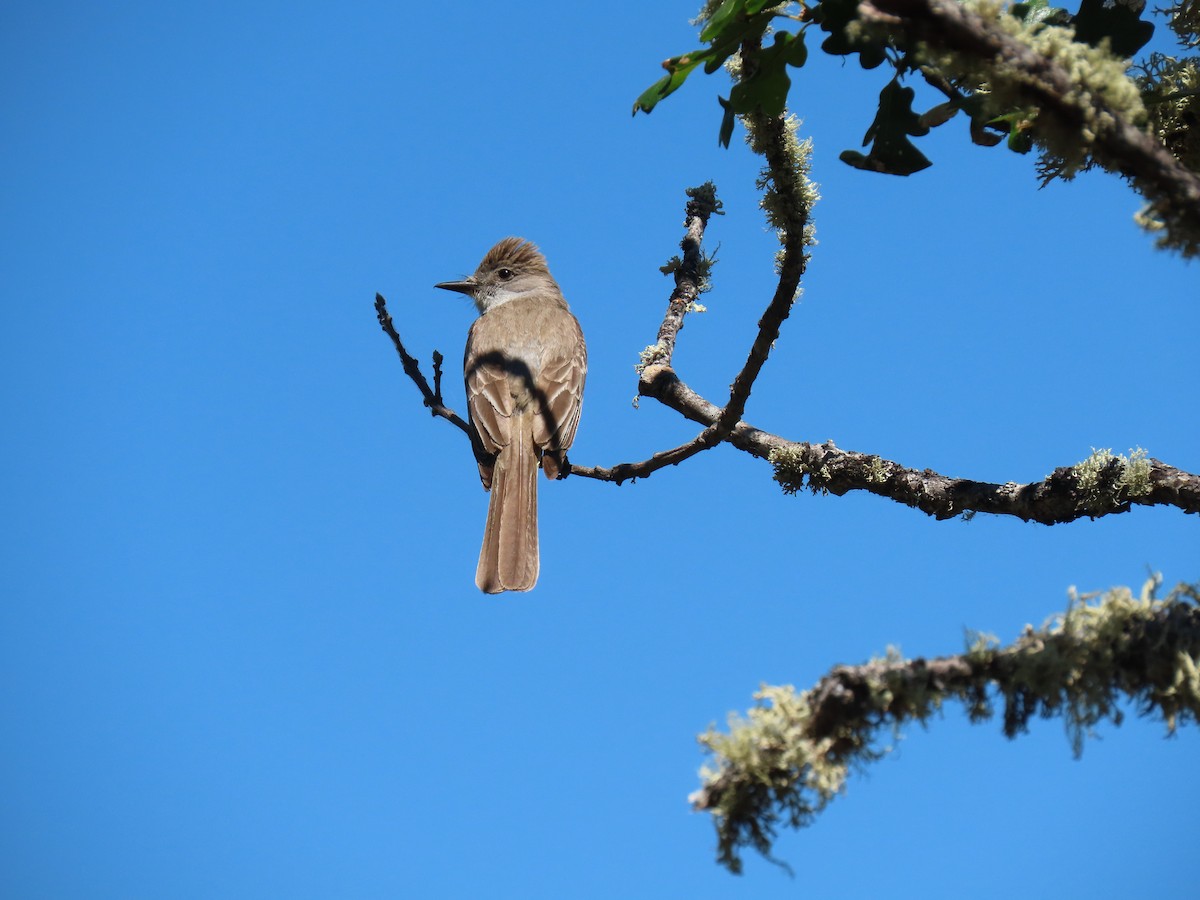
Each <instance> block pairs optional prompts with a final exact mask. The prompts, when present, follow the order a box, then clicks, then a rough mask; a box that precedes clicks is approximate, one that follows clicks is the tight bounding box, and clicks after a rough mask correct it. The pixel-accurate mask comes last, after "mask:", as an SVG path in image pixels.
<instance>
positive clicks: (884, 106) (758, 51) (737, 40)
mask: <svg viewBox="0 0 1200 900" xmlns="http://www.w3.org/2000/svg"><path fill="white" fill-rule="evenodd" d="M1138 2H1139V0H1131V2H1113V0H1081V2H1080V5H1079V8H1078V9H1077V10H1076V11H1075V12H1074V13H1071V12H1069V11H1068V10H1065V9H1060V8H1056V7H1052V6H1050V5H1049V3H1048V0H1028V2H1021V3H1016V4H1013V5H1012V6H1011V7H1010V8H1009V9H1008V10H1007V11H1006V12H1004V13H1003V15H1007V16H1011V17H1013V18H1015V19H1016V20H1017V21H1019V22H1021V23H1023V24H1024V25H1025V26H1026V27H1027V28H1029V29H1030V30H1033V31H1036V30H1038V29H1043V28H1049V27H1054V26H1068V27H1070V28H1071V29H1073V32H1074V39H1075V40H1076V41H1077V42H1079V43H1080V44H1083V45H1087V46H1092V47H1097V46H1100V45H1101V44H1102V43H1103V44H1104V45H1105V46H1107V47H1108V49H1109V52H1111V53H1113V54H1116V55H1119V56H1121V57H1124V58H1128V57H1131V56H1132V55H1133V54H1134V53H1136V52H1137V51H1138V50H1140V49H1141V48H1142V47H1143V46H1144V45H1145V44H1146V42H1147V41H1149V40H1150V37H1151V35H1152V34H1153V31H1154V26H1153V25H1151V24H1150V23H1149V22H1146V21H1143V20H1142V18H1141V12H1142V9H1143V7H1144V3H1143V4H1142V6H1138V5H1137V4H1138ZM700 21H701V22H703V23H704V27H703V30H702V31H701V33H700V40H701V41H702V42H703V43H704V44H705V45H706V46H705V47H702V48H700V49H698V50H694V51H692V52H690V53H685V54H683V55H681V56H674V57H671V58H670V59H668V60H666V61H665V62H663V68H664V69H666V71H667V74H666V75H665V76H664V77H663V78H661V79H660V80H659V81H657V82H655V83H654V84H653V85H651V86H650V87H649V88H648V89H647V90H646V91H644V92H643V93H642V95H641V96H640V97H638V99H637V101H636V102H635V103H634V107H633V111H634V113H635V114H636V113H637V111H638V110H641V111H642V112H646V113H648V112H650V111H651V110H652V109H654V107H655V106H656V105H657V104H658V103H659V102H660V101H661V100H662V99H663V98H665V97H667V96H669V95H670V94H672V93H673V92H674V91H676V90H678V89H679V87H681V86H682V85H683V83H684V82H685V81H686V80H687V77H688V76H689V75H690V74H691V73H692V72H693V71H694V70H695V69H696V68H697V67H699V66H701V65H703V66H704V71H705V72H706V73H712V72H714V71H716V70H717V69H718V68H720V67H721V66H722V65H723V64H727V63H728V64H729V65H730V67H731V68H732V69H733V70H734V73H735V76H736V77H735V85H734V87H733V89H732V91H731V92H730V95H729V97H728V99H726V98H724V97H720V98H719V100H720V103H721V106H722V108H723V110H724V116H723V118H722V121H721V129H720V133H719V140H720V142H721V144H722V145H724V146H728V144H729V139H730V135H731V134H732V131H733V122H734V118H735V116H736V115H738V114H742V115H744V114H748V113H751V112H761V113H763V114H766V115H778V114H779V113H781V112H782V111H783V107H784V103H785V101H786V99H787V94H788V91H789V90H790V87H791V78H790V76H789V74H788V67H794V68H800V67H802V66H803V65H804V64H805V62H806V61H807V58H808V51H807V47H806V45H805V35H806V33H807V31H808V30H809V29H810V28H811V27H813V26H814V25H815V26H816V27H817V28H818V29H819V31H820V32H822V33H824V34H825V38H824V40H823V41H822V43H821V49H822V50H824V51H825V52H826V53H829V54H832V55H836V56H852V55H857V56H858V61H859V64H860V65H861V66H862V67H863V68H864V69H874V68H877V67H879V66H881V65H883V64H884V63H887V64H888V65H889V66H890V68H891V69H892V77H891V79H890V80H889V81H888V82H887V84H886V85H885V86H884V88H883V90H882V91H881V92H880V95H879V105H878V108H877V110H876V114H875V118H874V121H872V123H871V125H870V126H869V127H868V129H867V131H866V135H865V137H864V139H863V146H864V147H869V148H870V149H869V151H868V152H867V153H866V154H863V153H860V152H858V151H853V150H848V151H846V152H844V153H843V154H841V159H842V161H843V162H845V163H847V164H849V165H851V166H854V167H856V168H860V169H866V170H869V171H874V172H883V173H887V174H892V175H910V174H912V173H914V172H918V171H920V170H921V169H924V168H926V167H927V166H929V165H930V162H929V160H928V159H927V158H926V157H925V155H924V154H923V153H921V151H920V150H918V149H917V148H916V146H915V145H914V144H913V142H912V138H915V137H921V136H923V135H925V134H928V132H929V130H930V129H931V128H933V127H936V126H938V125H941V124H943V123H944V122H946V121H948V120H949V119H950V118H952V117H954V116H955V115H956V114H957V113H958V112H959V111H962V112H964V113H965V114H966V115H967V116H968V118H969V119H970V134H971V138H972V140H974V141H975V142H976V143H980V144H984V145H988V146H992V145H995V144H998V143H1000V142H1001V141H1002V140H1004V139H1005V137H1006V136H1007V140H1008V146H1009V148H1010V149H1012V150H1014V151H1016V152H1019V153H1026V152H1028V151H1029V150H1030V149H1031V147H1032V146H1033V141H1032V138H1031V129H1032V127H1033V124H1034V121H1035V120H1036V111H1035V110H1031V109H1025V108H1016V107H1013V108H1005V109H996V108H995V107H994V104H993V103H989V102H988V85H987V83H986V80H985V79H980V78H978V77H973V76H971V75H970V74H968V73H962V72H955V71H952V70H947V69H945V68H944V67H943V66H940V65H939V64H938V62H936V61H935V60H934V58H933V56H932V55H931V54H927V53H924V52H923V48H922V47H921V46H919V45H907V44H905V43H903V42H902V41H901V40H900V39H899V38H898V37H897V36H896V35H895V34H894V33H891V32H890V31H889V30H888V29H885V28H882V27H880V26H879V25H877V24H872V23H869V22H866V21H864V20H863V19H862V17H861V10H860V8H859V0H821V2H819V3H816V4H814V5H807V4H805V3H803V2H801V3H775V4H769V3H767V2H764V0H723V2H719V0H714V2H710V3H709V5H708V6H707V7H706V9H705V10H704V12H703V13H702V14H701V17H700ZM787 29H792V30H787ZM768 35H770V36H771V38H772V43H771V44H770V45H769V46H767V45H766V44H765V39H766V37H767V36H768ZM913 73H917V74H920V75H921V76H922V77H923V78H924V80H925V81H927V82H928V83H929V84H931V85H933V86H934V87H935V88H936V89H938V90H939V91H941V93H942V94H943V95H944V96H945V98H946V100H945V102H941V103H939V104H938V105H936V106H934V107H933V108H931V109H929V110H926V111H925V112H923V113H919V112H917V111H916V110H914V109H913V101H914V100H915V98H916V92H915V91H914V90H913V89H912V88H911V87H907V86H905V85H904V84H903V81H904V79H905V77H906V76H909V75H911V74H913Z"/></svg>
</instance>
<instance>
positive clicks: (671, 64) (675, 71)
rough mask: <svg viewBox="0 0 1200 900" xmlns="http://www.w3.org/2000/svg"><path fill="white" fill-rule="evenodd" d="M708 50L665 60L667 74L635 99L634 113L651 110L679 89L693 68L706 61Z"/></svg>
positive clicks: (664, 66)
mask: <svg viewBox="0 0 1200 900" xmlns="http://www.w3.org/2000/svg"><path fill="white" fill-rule="evenodd" d="M708 52H709V51H707V50H697V51H696V52H695V53H685V54H684V55H683V56H673V57H671V58H670V59H668V60H667V61H666V62H664V63H663V68H664V69H666V70H667V74H666V75H664V76H663V77H662V78H660V79H659V80H658V81H656V82H654V84H652V85H650V87H648V88H646V90H644V91H642V94H641V96H640V97H638V98H637V100H635V101H633V114H634V115H635V116H636V115H637V113H638V110H639V109H640V110H641V111H642V112H644V113H648V112H650V110H652V109H654V107H655V106H657V105H658V101H660V100H662V99H663V98H664V97H666V96H667V95H669V94H673V93H674V92H675V91H677V90H678V89H679V86H680V85H682V84H683V83H684V82H685V81H687V77H688V75H690V74H691V72H692V70H693V69H694V68H696V66H698V65H700V63H701V62H703V61H704V58H705V57H706V56H707V54H708Z"/></svg>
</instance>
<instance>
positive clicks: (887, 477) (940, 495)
mask: <svg viewBox="0 0 1200 900" xmlns="http://www.w3.org/2000/svg"><path fill="white" fill-rule="evenodd" d="M639 392H640V393H641V394H642V396H645V397H653V398H654V399H656V400H658V401H659V402H660V403H662V404H663V405H664V406H667V407H670V408H671V409H674V410H675V411H676V412H678V413H680V414H681V415H683V416H684V417H686V418H688V419H691V420H692V421H693V422H698V423H700V424H702V425H711V424H713V423H714V422H716V421H717V420H718V418H719V417H720V414H721V408H720V407H718V406H716V405H714V404H712V403H710V402H708V401H707V400H705V399H704V398H703V397H701V396H700V395H699V394H697V393H696V392H695V391H693V390H692V389H691V388H689V387H688V386H687V385H686V384H684V383H683V382H682V381H681V380H680V379H679V376H678V375H676V374H675V371H674V370H673V369H669V368H667V367H666V366H660V367H657V368H653V369H647V370H646V371H645V372H643V373H642V380H641V383H640V384H639ZM729 443H730V444H732V445H733V446H735V447H737V448H738V449H739V450H742V451H744V452H746V453H749V454H751V455H752V456H756V457H758V458H759V459H765V460H768V461H770V462H771V463H772V464H773V465H774V466H775V478H776V480H777V481H779V482H780V484H781V485H782V486H783V489H784V490H785V491H786V492H788V493H795V492H796V491H797V490H799V489H800V488H801V487H802V486H804V485H805V484H806V485H807V487H808V488H810V489H811V490H814V491H823V492H827V493H830V494H835V495H837V496H841V495H843V494H847V493H849V492H850V491H869V492H870V493H872V494H876V495H878V496H880V497H887V498H888V499H890V500H895V501H896V502H897V503H903V504H905V505H906V506H911V507H913V508H914V509H919V510H921V511H922V512H924V513H927V514H929V515H931V516H933V517H934V518H937V519H949V518H953V517H955V516H960V515H962V514H963V513H991V514H993V515H1006V516H1016V517H1017V518H1019V519H1022V520H1024V521H1026V522H1039V523H1041V524H1043V525H1056V524H1058V523H1061V522H1071V521H1074V520H1076V519H1082V518H1093V519H1094V518H1099V517H1100V516H1103V515H1109V514H1112V513H1122V512H1128V511H1129V510H1130V509H1131V508H1132V507H1133V506H1135V505H1137V506H1173V507H1176V508H1177V509H1180V510H1183V511H1184V512H1186V513H1200V475H1195V474H1192V473H1190V472H1185V471H1183V470H1182V469H1177V468H1175V467H1174V466H1170V465H1167V464H1166V463H1164V462H1161V461H1159V460H1157V459H1138V460H1125V461H1122V459H1121V458H1120V457H1112V458H1111V459H1107V460H1103V459H1101V460H1099V462H1100V465H1099V466H1098V467H1096V468H1097V470H1096V471H1094V472H1093V471H1090V470H1088V469H1087V468H1085V465H1086V462H1089V461H1085V463H1081V464H1077V465H1073V466H1064V467H1062V468H1058V469H1055V470H1054V471H1053V472H1052V473H1051V474H1050V475H1049V476H1047V477H1046V478H1045V479H1043V480H1042V481H1035V482H1031V483H1029V484H1014V483H1013V482H1007V483H1005V484H996V483H992V482H987V481H973V480H971V479H969V478H953V477H951V476H949V475H941V474H939V473H937V472H934V471H933V470H931V469H912V468H908V467H907V466H903V465H901V464H900V463H897V462H892V461H891V460H887V459H884V458H883V457H881V456H877V455H875V454H872V453H859V452H856V451H853V450H842V449H840V448H838V447H836V446H835V445H834V444H833V442H831V441H827V442H825V443H824V444H811V443H807V442H802V441H791V440H788V439H787V438H783V437H780V436H779V435H776V434H772V433H771V432H769V431H763V430H761V429H759V428H755V427H754V426H753V425H750V424H748V423H746V422H739V423H738V424H737V425H736V426H735V427H734V429H733V432H732V433H731V434H730V435H729ZM1092 459H1093V460H1095V459H1096V457H1093V458H1092ZM1135 464H1136V465H1137V466H1138V467H1139V468H1138V469H1137V474H1138V478H1137V479H1136V481H1135V482H1134V483H1131V482H1130V478H1129V475H1130V468H1129V467H1130V466H1131V465H1135Z"/></svg>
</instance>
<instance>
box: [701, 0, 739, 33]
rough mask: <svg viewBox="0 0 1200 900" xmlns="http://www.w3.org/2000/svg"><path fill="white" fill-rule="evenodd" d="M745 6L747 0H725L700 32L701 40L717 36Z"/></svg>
mask: <svg viewBox="0 0 1200 900" xmlns="http://www.w3.org/2000/svg"><path fill="white" fill-rule="evenodd" d="M745 6H746V0H725V2H724V3H722V4H721V5H720V6H719V7H718V8H717V11H716V12H715V13H713V15H712V18H711V19H709V20H708V24H707V25H705V26H704V30H703V31H701V32H700V40H702V41H705V42H710V41H712V40H713V39H714V38H716V37H717V35H719V34H720V33H721V32H722V31H723V30H724V29H725V26H726V25H728V24H729V23H730V22H732V21H733V18H734V16H736V15H737V14H738V13H740V12H742V11H743V9H744V8H745Z"/></svg>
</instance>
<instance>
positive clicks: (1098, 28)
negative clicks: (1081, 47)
mask: <svg viewBox="0 0 1200 900" xmlns="http://www.w3.org/2000/svg"><path fill="white" fill-rule="evenodd" d="M1143 8H1144V7H1143ZM1071 24H1072V25H1073V26H1074V27H1075V40H1077V41H1083V42H1084V43H1086V44H1091V45H1092V46H1093V47H1098V46H1099V45H1100V41H1102V40H1103V39H1104V38H1108V40H1109V47H1110V48H1111V49H1112V52H1113V53H1115V54H1117V55H1118V56H1123V57H1125V58H1126V59H1128V58H1129V57H1131V56H1133V54H1135V53H1137V52H1138V51H1139V50H1141V49H1142V47H1144V46H1145V45H1146V43H1147V42H1148V41H1149V40H1150V38H1151V37H1152V36H1153V35H1154V26H1153V25H1152V24H1150V23H1149V22H1143V21H1142V19H1141V10H1134V9H1133V8H1132V7H1130V6H1126V5H1125V4H1124V3H1121V2H1119V0H1083V2H1082V3H1081V4H1080V5H1079V12H1077V13H1076V14H1075V18H1074V19H1072V20H1071Z"/></svg>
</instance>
